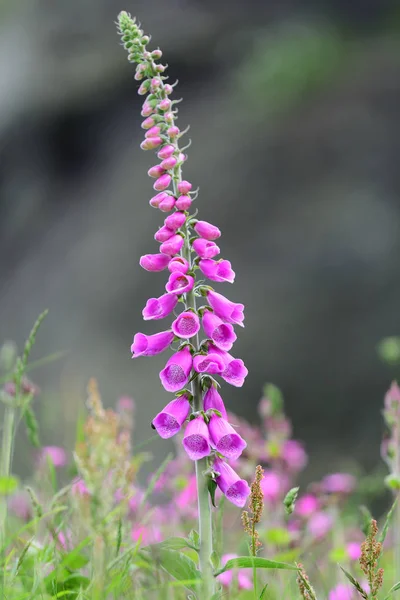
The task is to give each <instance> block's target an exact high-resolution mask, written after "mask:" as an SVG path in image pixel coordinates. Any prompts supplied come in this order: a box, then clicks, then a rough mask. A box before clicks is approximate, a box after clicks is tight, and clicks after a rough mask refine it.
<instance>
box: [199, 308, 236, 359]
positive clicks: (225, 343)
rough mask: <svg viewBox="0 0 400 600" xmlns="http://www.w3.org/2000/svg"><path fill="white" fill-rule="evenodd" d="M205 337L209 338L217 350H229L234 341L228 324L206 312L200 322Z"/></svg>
mask: <svg viewBox="0 0 400 600" xmlns="http://www.w3.org/2000/svg"><path fill="white" fill-rule="evenodd" d="M202 325H203V329H204V331H205V334H206V336H207V337H209V338H211V339H212V341H213V342H214V344H215V346H217V348H220V349H221V350H230V349H231V348H232V346H233V343H234V342H235V341H236V338H237V336H236V334H235V332H234V330H233V327H232V325H230V323H224V322H223V321H222V320H221V319H220V318H219V317H217V316H216V315H214V314H213V313H212V312H210V311H209V310H206V311H205V312H204V315H203V320H202Z"/></svg>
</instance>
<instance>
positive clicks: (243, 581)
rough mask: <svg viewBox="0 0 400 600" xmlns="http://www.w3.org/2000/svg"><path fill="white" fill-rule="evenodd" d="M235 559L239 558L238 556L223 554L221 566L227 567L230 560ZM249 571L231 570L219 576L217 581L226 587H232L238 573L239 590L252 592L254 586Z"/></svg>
mask: <svg viewBox="0 0 400 600" xmlns="http://www.w3.org/2000/svg"><path fill="white" fill-rule="evenodd" d="M233 558H238V556H237V554H223V555H222V558H221V565H222V566H225V565H226V563H227V562H228V560H231V559H233ZM247 571H248V569H238V570H236V571H235V570H233V569H231V570H230V571H225V573H221V575H218V577H217V579H218V581H219V582H220V583H221V584H222V585H223V586H224V587H231V585H232V583H233V580H234V573H235V572H236V573H237V584H238V588H239V589H240V590H252V589H253V584H252V582H251V579H250V577H249V576H248V575H247V574H246V572H247Z"/></svg>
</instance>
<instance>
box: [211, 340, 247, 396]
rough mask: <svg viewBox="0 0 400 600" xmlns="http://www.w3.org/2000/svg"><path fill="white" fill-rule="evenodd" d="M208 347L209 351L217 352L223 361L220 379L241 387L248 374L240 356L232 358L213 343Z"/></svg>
mask: <svg viewBox="0 0 400 600" xmlns="http://www.w3.org/2000/svg"><path fill="white" fill-rule="evenodd" d="M208 349H209V352H212V353H213V354H218V355H219V356H220V358H221V359H222V361H223V363H224V370H223V371H221V373H220V375H221V377H222V379H225V381H226V382H227V383H230V384H231V385H233V386H235V387H242V385H243V383H244V380H245V379H246V377H247V374H248V370H247V369H246V367H245V366H244V362H243V361H242V360H241V359H240V358H234V357H233V356H232V355H231V354H229V353H228V352H225V350H220V349H219V348H217V347H216V346H214V345H213V344H209V347H208Z"/></svg>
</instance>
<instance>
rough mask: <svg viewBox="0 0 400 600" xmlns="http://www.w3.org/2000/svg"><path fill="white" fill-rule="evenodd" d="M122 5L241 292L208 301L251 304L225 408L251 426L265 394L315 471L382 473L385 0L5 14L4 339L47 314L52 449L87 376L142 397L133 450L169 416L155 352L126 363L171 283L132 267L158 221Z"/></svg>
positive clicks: (396, 185)
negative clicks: (349, 468)
mask: <svg viewBox="0 0 400 600" xmlns="http://www.w3.org/2000/svg"><path fill="white" fill-rule="evenodd" d="M122 9H125V10H127V11H129V12H131V13H132V14H134V15H137V16H138V18H139V20H140V21H141V22H142V24H143V27H144V29H145V31H147V32H150V33H151V34H152V36H153V41H154V47H157V46H160V47H161V48H162V49H163V52H164V58H165V61H166V62H167V63H168V64H169V65H170V69H169V74H170V77H171V80H172V81H173V80H174V79H175V78H178V79H179V82H180V83H179V86H178V90H177V96H178V97H179V96H182V97H183V99H184V102H183V103H182V104H181V105H180V117H179V119H180V120H179V125H180V126H181V127H185V126H186V125H187V124H190V126H191V130H190V137H191V138H192V140H193V145H192V147H191V148H190V150H189V160H188V163H187V166H186V167H185V176H186V177H187V178H188V179H190V180H191V181H193V183H194V185H195V187H196V186H197V185H198V186H200V197H199V201H198V208H199V210H200V214H201V217H202V218H203V219H205V220H210V221H212V222H215V223H216V224H217V225H219V226H220V227H221V228H222V229H223V238H222V242H221V246H222V252H223V256H224V257H225V258H228V259H230V260H231V261H232V263H233V267H234V269H235V271H236V276H237V283H236V284H235V285H234V286H232V287H229V286H228V285H226V286H218V291H220V292H222V293H225V294H226V295H227V296H228V297H229V298H231V299H232V300H236V301H240V302H243V303H245V305H246V328H245V329H244V330H240V331H239V334H240V335H239V341H238V343H237V345H236V346H235V349H234V350H235V355H236V356H240V357H242V358H243V359H244V361H245V363H246V364H247V366H248V368H249V372H250V373H249V376H248V378H247V382H246V385H245V387H244V388H242V389H232V388H229V387H228V386H225V387H224V397H225V399H226V402H227V404H228V405H229V407H230V408H231V409H232V410H234V411H236V412H237V413H239V414H241V415H243V416H246V417H248V418H249V420H252V421H255V420H256V418H257V416H256V404H257V401H258V399H259V397H260V394H261V389H262V385H263V383H264V382H265V381H273V382H274V383H276V384H277V385H278V386H280V387H281V388H282V389H283V392H284V394H285V398H286V406H287V411H288V413H289V414H290V416H291V417H292V419H293V421H294V426H295V435H296V437H299V438H302V439H304V440H305V441H306V443H307V448H308V450H309V451H310V454H311V461H312V463H313V464H314V465H315V464H321V465H322V470H324V471H326V470H332V468H335V467H336V466H337V465H338V464H339V463H340V461H341V460H342V459H343V458H344V457H346V456H347V455H348V453H349V452H351V453H352V454H353V455H354V456H355V457H356V459H358V460H361V462H362V463H363V464H364V465H366V466H371V465H373V464H376V463H377V462H378V461H379V455H378V452H379V441H380V437H381V432H382V427H381V424H380V407H381V403H382V398H383V394H384V392H385V390H386V388H387V387H388V386H389V383H390V381H391V378H393V377H394V376H395V373H394V372H393V371H391V370H390V369H389V368H388V367H386V366H385V365H383V364H382V363H381V362H380V361H379V359H378V357H377V353H376V345H377V343H378V342H379V340H380V339H381V338H382V337H383V336H386V335H391V334H394V333H398V332H399V329H400V324H399V320H400V311H399V307H400V276H399V269H400V235H399V234H400V169H399V155H400V11H399V4H398V2H396V1H395V0H394V1H393V2H391V1H390V0H386V1H384V0H381V1H378V0H369V1H366V0H363V1H362V0H353V1H352V2H351V3H349V2H348V1H347V0H324V1H323V0H319V1H316V0H314V1H313V0H303V1H302V2H300V0H279V1H278V0H264V1H262V0H236V1H235V0H230V1H229V2H228V0H219V1H216V0H169V1H168V2H166V1H165V0H164V1H162V0H137V1H132V0H124V2H119V1H118V2H116V1H115V0H96V1H95V0H85V1H84V2H82V1H81V0H80V1H78V0H58V1H57V2H50V1H49V0H20V1H19V2H12V1H11V0H8V1H7V0H1V1H0V19H1V25H0V81H1V86H0V264H1V280H0V325H1V328H0V334H1V338H2V340H5V339H15V340H16V341H17V342H18V344H22V342H23V340H24V338H25V336H26V334H27V333H28V331H29V329H30V327H31V325H32V323H33V321H34V320H35V318H36V316H37V315H38V314H39V312H41V311H42V310H43V309H44V308H46V307H47V308H49V309H50V314H49V316H48V318H47V320H46V322H45V324H44V325H43V328H42V330H41V332H40V334H39V337H38V342H37V346H36V348H35V353H34V358H40V357H42V356H46V355H48V354H51V353H53V352H56V351H65V352H66V355H65V357H64V358H63V359H61V360H59V361H57V362H54V363H52V364H50V365H48V366H47V367H46V368H42V369H40V370H38V371H35V372H34V373H32V378H33V379H34V380H35V381H36V382H37V383H38V384H39V385H40V387H41V388H42V396H41V398H40V399H39V400H38V401H37V403H36V406H37V410H38V412H39V416H40V420H41V422H42V425H43V435H42V437H43V439H44V441H45V442H46V443H51V444H61V445H64V444H66V445H68V446H71V445H72V441H73V438H74V432H75V421H76V416H77V414H78V412H79V410H81V407H82V406H83V403H84V399H85V386H86V382H87V380H88V379H89V377H91V376H94V377H96V378H97V379H98V381H99V385H100V388H101V390H102V393H103V397H104V401H105V403H106V404H107V405H109V406H111V405H113V404H114V401H115V400H116V399H117V398H118V397H119V396H120V395H122V394H124V395H131V396H133V397H134V398H135V400H136V402H137V421H138V425H139V426H138V429H137V433H136V441H137V442H141V441H144V440H146V439H147V438H148V437H149V436H150V435H152V432H151V429H150V426H149V424H150V420H151V418H152V416H153V415H154V414H155V413H156V412H158V410H159V409H160V407H161V406H163V405H164V404H165V403H166V402H167V401H168V400H169V397H168V395H167V394H166V393H165V392H164V391H163V390H162V388H161V386H160V383H159V379H158V371H159V370H160V369H161V368H162V366H163V364H164V363H165V361H166V360H167V356H166V355H162V356H160V357H157V358H154V359H141V360H137V361H135V362H132V360H131V358H130V352H129V347H130V344H131V340H132V336H133V334H134V333H135V332H137V331H144V332H148V333H152V332H155V331H156V330H157V327H158V326H159V325H160V323H158V324H157V323H156V324H154V323H150V324H149V323H147V324H144V323H143V322H142V321H141V310H142V308H143V306H144V304H145V302H146V299H147V298H148V297H150V296H158V295H160V294H161V293H162V290H163V287H164V284H165V273H162V274H154V275H152V274H149V273H146V272H144V271H143V270H141V269H140V267H139V265H138V260H139V256H140V255H141V254H145V253H148V252H155V251H156V249H157V245H156V242H155V241H154V240H153V234H154V232H155V230H156V229H157V227H158V226H159V225H160V224H161V223H162V218H163V215H161V213H159V212H158V211H156V210H154V209H151V208H150V207H149V205H148V200H149V198H150V197H151V195H152V184H151V181H150V180H149V179H148V177H147V175H146V171H147V169H148V168H149V166H151V165H152V164H154V155H152V153H143V152H141V151H140V149H139V143H140V141H141V136H142V131H141V129H140V121H141V119H140V115H139V112H140V105H141V101H142V99H141V98H139V97H138V96H137V94H136V90H137V83H136V82H135V81H134V78H133V75H134V69H133V68H132V66H130V65H129V64H128V62H127V60H126V54H125V51H124V50H123V48H122V47H121V46H120V45H119V39H118V37H117V35H116V30H115V25H114V23H113V22H114V21H115V20H116V17H117V14H118V12H119V11H120V10H122ZM174 97H175V96H174ZM165 447H166V446H165V442H158V441H157V442H155V443H154V444H153V445H152V450H153V451H154V452H155V453H156V455H157V453H158V454H159V455H161V453H164V452H165ZM19 460H20V461H21V462H23V461H24V460H26V459H25V458H24V457H22V455H21V456H20V458H19Z"/></svg>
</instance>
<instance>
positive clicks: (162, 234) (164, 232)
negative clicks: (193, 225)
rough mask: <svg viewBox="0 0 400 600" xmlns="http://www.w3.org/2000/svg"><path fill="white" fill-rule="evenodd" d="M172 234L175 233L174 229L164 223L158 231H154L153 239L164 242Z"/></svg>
mask: <svg viewBox="0 0 400 600" xmlns="http://www.w3.org/2000/svg"><path fill="white" fill-rule="evenodd" d="M171 216H172V215H171ZM173 235H175V230H174V229H170V228H169V227H167V226H166V225H164V226H163V227H160V229H159V230H158V231H156V233H155V234H154V239H155V240H156V241H157V242H160V243H161V242H166V241H167V240H169V239H170V238H171V237H172V236H173Z"/></svg>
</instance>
